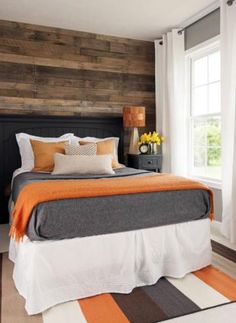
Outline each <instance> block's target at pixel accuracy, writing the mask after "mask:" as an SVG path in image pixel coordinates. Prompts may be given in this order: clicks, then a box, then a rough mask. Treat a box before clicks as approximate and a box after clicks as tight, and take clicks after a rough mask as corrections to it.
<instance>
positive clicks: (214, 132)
mask: <svg viewBox="0 0 236 323" xmlns="http://www.w3.org/2000/svg"><path fill="white" fill-rule="evenodd" d="M206 125H207V126H206V127H207V145H208V146H209V147H217V148H218V147H221V121H220V117H214V118H209V119H208V120H207V123H206Z"/></svg>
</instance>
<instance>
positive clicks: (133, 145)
mask: <svg viewBox="0 0 236 323" xmlns="http://www.w3.org/2000/svg"><path fill="white" fill-rule="evenodd" d="M138 141H139V134H138V128H133V130H132V133H131V138H130V145H129V154H135V155H136V154H139V149H138V148H139V147H138Z"/></svg>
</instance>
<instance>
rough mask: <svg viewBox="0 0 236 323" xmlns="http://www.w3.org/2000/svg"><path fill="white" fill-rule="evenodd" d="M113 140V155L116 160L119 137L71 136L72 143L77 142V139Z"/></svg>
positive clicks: (93, 140) (91, 140) (88, 140)
mask: <svg viewBox="0 0 236 323" xmlns="http://www.w3.org/2000/svg"><path fill="white" fill-rule="evenodd" d="M110 139H112V140H114V153H113V154H114V157H115V158H116V160H117V161H118V162H119V160H118V146H119V140H120V138H119V137H106V138H96V137H77V136H73V137H72V143H78V141H87V142H98V141H104V140H110Z"/></svg>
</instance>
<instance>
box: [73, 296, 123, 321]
mask: <svg viewBox="0 0 236 323" xmlns="http://www.w3.org/2000/svg"><path fill="white" fill-rule="evenodd" d="M78 302H79V304H80V307H81V309H82V312H83V314H84V316H85V318H86V320H87V321H88V323H105V322H112V323H129V320H128V319H127V317H126V316H125V315H124V313H123V312H122V311H121V309H120V308H119V306H118V305H117V303H116V302H115V301H114V299H113V298H112V296H111V295H110V294H102V295H99V296H94V297H88V298H84V299H80V300H78Z"/></svg>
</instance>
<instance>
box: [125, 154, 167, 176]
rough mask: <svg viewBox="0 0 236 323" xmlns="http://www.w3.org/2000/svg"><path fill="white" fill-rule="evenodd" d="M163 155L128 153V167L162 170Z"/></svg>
mask: <svg viewBox="0 0 236 323" xmlns="http://www.w3.org/2000/svg"><path fill="white" fill-rule="evenodd" d="M161 165H162V155H161V154H157V155H142V154H138V155H135V154H128V167H133V168H136V169H146V170H149V171H156V172H160V171H161Z"/></svg>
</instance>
